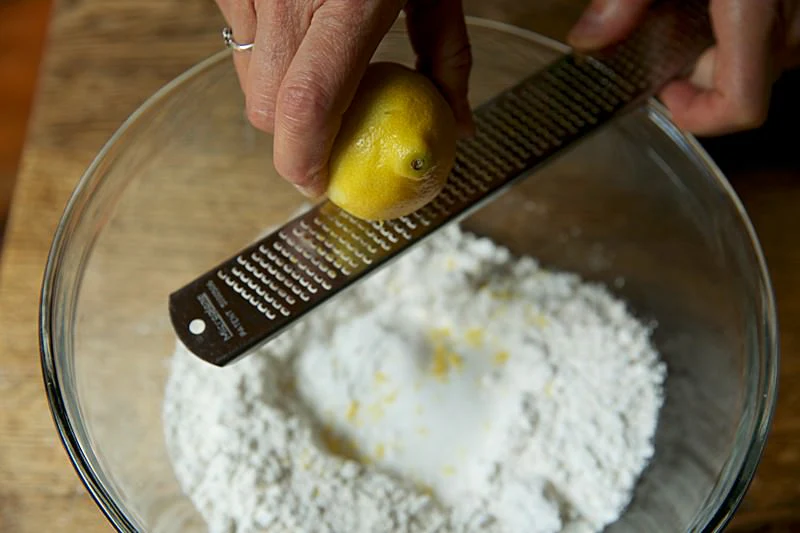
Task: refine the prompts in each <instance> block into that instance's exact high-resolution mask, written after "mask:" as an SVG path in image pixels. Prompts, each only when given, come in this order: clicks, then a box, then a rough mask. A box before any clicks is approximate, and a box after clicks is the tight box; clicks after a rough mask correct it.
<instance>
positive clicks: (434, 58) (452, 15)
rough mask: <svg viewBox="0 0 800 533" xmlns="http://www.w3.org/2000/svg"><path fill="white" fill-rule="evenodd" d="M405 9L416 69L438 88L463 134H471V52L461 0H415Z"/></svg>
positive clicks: (472, 124)
mask: <svg viewBox="0 0 800 533" xmlns="http://www.w3.org/2000/svg"><path fill="white" fill-rule="evenodd" d="M405 12H406V16H407V18H406V25H407V27H408V34H409V38H410V39H411V46H412V47H413V49H414V52H415V53H416V55H417V69H418V70H419V71H420V72H422V73H423V74H425V75H427V76H428V77H429V78H430V79H431V80H432V81H433V82H434V83H435V84H436V85H437V86H438V87H439V90H440V91H441V92H442V95H443V96H444V97H445V99H446V100H447V101H448V103H449V104H450V107H451V108H452V109H453V114H454V115H455V118H456V122H457V124H458V126H459V129H460V130H461V133H462V135H470V134H472V132H473V131H474V128H475V126H474V123H473V120H472V109H471V108H470V105H469V100H468V97H467V96H468V90H469V74H470V70H471V69H472V51H471V48H470V44H469V36H468V35H467V24H466V21H465V19H464V10H463V7H462V5H461V0H435V1H431V0H412V1H410V2H409V3H408V4H407V5H406V8H405Z"/></svg>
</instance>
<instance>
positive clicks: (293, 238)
mask: <svg viewBox="0 0 800 533" xmlns="http://www.w3.org/2000/svg"><path fill="white" fill-rule="evenodd" d="M712 43H713V37H712V33H711V27H710V21H709V14H708V1H701V0H662V1H661V2H655V3H654V4H653V5H652V6H651V8H650V11H649V12H648V14H647V17H646V19H645V20H644V21H643V23H642V25H641V26H640V27H639V28H638V29H637V31H636V33H635V34H633V35H632V36H631V37H629V38H628V39H627V40H625V41H623V42H621V43H618V44H616V45H614V46H613V47H610V48H609V49H607V50H604V51H602V52H601V53H598V54H595V55H592V56H591V57H587V56H580V55H578V54H574V53H570V54H567V55H565V56H563V57H561V58H560V59H558V60H556V61H554V62H553V63H552V64H550V65H549V66H547V67H546V68H544V69H542V70H541V71H539V72H537V73H535V74H533V75H532V76H530V77H529V78H527V79H525V80H523V81H522V82H521V83H519V84H518V85H516V86H515V87H513V88H511V89H509V90H507V91H505V92H503V93H501V94H499V95H498V96H496V97H495V98H494V99H492V100H491V101H489V102H487V103H486V104H483V105H482V106H480V107H479V108H478V109H476V110H475V123H476V133H475V135H474V136H473V137H471V138H469V139H466V140H463V141H459V145H458V150H457V155H456V160H455V164H454V167H453V170H452V172H451V174H450V177H449V179H448V181H447V184H446V185H445V188H444V189H443V190H442V192H441V193H440V194H439V196H437V197H436V198H435V199H434V200H433V201H432V202H430V203H429V204H428V205H426V206H424V207H423V208H421V209H419V210H418V211H417V212H415V213H413V214H411V215H409V216H406V217H402V218H400V219H396V220H390V221H386V222H384V223H382V224H380V223H370V222H366V221H363V220H360V219H357V218H355V217H353V216H351V215H349V214H348V213H346V212H344V211H342V210H341V209H339V208H338V207H336V206H335V205H333V204H331V203H330V202H324V203H321V204H319V205H317V206H315V207H313V208H312V209H310V210H309V211H307V212H306V213H304V214H302V215H300V216H298V217H296V218H294V219H293V220H291V221H289V222H288V223H286V224H285V225H284V226H282V227H281V228H280V229H278V230H277V231H275V232H273V233H272V234H270V235H268V236H267V237H265V238H263V239H261V240H259V241H257V242H256V243H255V244H253V245H251V246H249V247H247V248H245V249H244V250H242V251H240V252H239V253H238V254H236V255H235V256H234V257H232V258H231V259H229V260H227V261H225V262H224V263H222V264H220V265H218V266H216V267H214V268H213V269H212V270H210V271H209V272H207V273H205V274H204V275H202V276H200V277H199V278H197V279H196V280H194V281H192V282H191V283H189V284H188V285H186V286H185V287H183V288H181V289H179V290H177V291H176V292H174V293H173V294H171V295H170V299H169V311H170V316H171V319H172V324H173V327H174V329H175V331H176V333H177V335H178V337H179V338H180V339H181V341H182V342H183V343H184V345H185V346H186V347H187V348H188V349H189V350H190V351H191V352H192V353H194V354H195V355H197V356H198V357H200V358H201V359H203V360H205V361H207V362H209V363H212V364H214V365H218V366H224V365H227V364H229V363H231V362H233V361H235V360H236V359H238V358H239V357H241V356H242V355H244V354H246V353H247V352H248V351H250V350H251V349H254V348H256V347H258V346H259V345H261V344H263V343H265V342H267V341H269V340H270V339H272V338H273V337H275V336H276V335H278V334H279V333H281V332H282V331H283V330H285V329H286V328H287V327H288V326H290V325H291V324H292V322H294V321H295V320H297V319H299V318H300V317H302V316H304V315H305V314H306V313H308V312H309V311H311V310H312V309H314V308H315V307H317V306H319V305H320V304H322V303H323V302H325V301H327V300H328V299H329V298H331V297H332V296H334V295H335V294H337V293H338V292H340V291H341V290H343V289H345V288H347V287H348V286H350V285H352V284H353V283H355V282H357V281H359V280H360V279H362V278H364V277H365V276H366V275H368V274H369V273H371V272H373V271H375V270H376V269H378V268H380V267H381V266H384V265H386V264H387V263H388V262H390V261H391V260H392V259H394V258H397V257H398V256H399V255H400V254H402V253H403V252H405V251H407V250H408V249H409V248H410V247H412V246H413V245H414V244H416V243H418V242H420V241H421V240H423V239H424V238H426V237H428V236H429V235H431V234H432V233H434V232H435V231H436V230H437V229H439V228H441V227H443V226H445V225H446V224H448V223H450V222H453V221H455V220H458V219H460V218H463V217H464V216H466V215H467V214H469V213H470V212H472V210H474V209H476V208H478V207H479V206H481V205H483V204H484V203H485V202H487V201H489V200H491V199H492V198H494V197H495V196H496V195H497V194H499V193H500V192H501V191H502V190H503V189H505V188H506V187H508V186H509V185H511V184H512V183H514V182H516V181H517V180H519V179H522V178H524V177H525V176H527V175H529V174H530V173H531V172H533V171H535V170H536V169H537V168H540V167H541V166H542V165H543V164H545V163H546V162H548V161H550V160H551V159H552V158H553V157H554V156H556V155H557V154H559V153H561V152H562V151H564V150H565V149H566V148H568V147H569V146H570V145H572V144H573V143H575V142H578V141H579V140H580V139H581V138H583V137H585V136H587V135H588V134H590V133H593V132H595V131H596V130H597V129H598V128H600V127H602V126H604V125H606V124H608V123H609V122H610V121H612V120H613V119H615V118H617V117H619V116H621V115H623V114H625V113H626V112H628V111H630V110H631V109H633V108H635V107H638V106H639V105H641V104H642V103H643V102H644V101H645V100H647V99H648V98H650V97H652V96H653V95H654V94H655V93H656V91H657V90H658V89H659V88H660V87H662V86H663V85H664V83H666V82H667V81H669V80H670V79H672V78H674V77H676V76H677V75H679V74H681V73H682V72H683V71H684V70H685V69H686V68H688V67H690V66H691V65H692V63H693V61H694V60H695V59H697V57H699V55H700V54H701V53H702V52H703V51H704V50H705V49H706V48H707V47H708V46H710V45H711V44H712Z"/></svg>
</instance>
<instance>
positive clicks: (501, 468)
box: [164, 226, 665, 533]
mask: <svg viewBox="0 0 800 533" xmlns="http://www.w3.org/2000/svg"><path fill="white" fill-rule="evenodd" d="M171 365H172V366H171V375H170V379H169V382H168V384H167V390H166V397H165V404H164V425H165V431H166V440H167V445H168V448H169V452H170V456H171V459H172V461H173V464H174V469H175V473H176V475H177V478H178V480H179V482H180V484H181V486H182V488H183V490H184V491H185V492H186V494H187V495H188V496H189V497H190V498H191V499H192V501H193V502H194V504H195V506H196V507H197V509H198V510H199V512H200V513H201V514H202V516H203V517H204V518H205V520H206V521H207V523H208V526H209V531H211V532H212V533H233V532H236V533H249V532H262V531H269V532H270V533H279V532H292V533H294V532H299V531H314V532H321V533H325V532H330V533H360V532H365V533H366V532H369V533H372V532H375V533H377V532H397V533H405V532H463V533H466V532H472V531H476V532H477V531H481V532H508V533H519V532H523V531H524V532H530V533H536V532H542V533H544V532H559V531H568V532H584V531H585V532H590V531H599V530H601V529H602V528H603V527H604V526H605V525H607V524H608V523H610V522H613V521H614V520H615V519H616V518H617V517H618V516H619V515H620V513H621V512H622V511H623V510H624V507H625V506H626V505H627V504H628V502H629V500H630V498H631V494H632V490H633V487H634V485H635V483H636V480H637V478H638V476H639V475H640V473H641V471H642V470H643V468H644V467H645V466H646V464H647V462H648V460H649V458H650V457H651V455H652V452H653V448H652V442H651V441H652V436H653V433H654V431H655V428H656V423H657V418H658V411H659V409H660V407H661V403H662V388H661V387H662V383H663V380H664V377H665V369H664V366H663V365H662V364H661V363H660V362H659V360H658V355H657V353H656V352H655V350H654V349H653V347H652V345H651V343H650V331H649V329H648V327H646V326H645V325H643V324H641V323H640V322H638V321H637V320H636V319H635V318H633V317H632V316H631V315H630V314H629V313H628V312H627V310H626V308H625V305H624V304H623V303H622V302H620V301H618V300H616V299H614V298H613V297H612V296H611V295H610V294H609V293H608V292H607V291H606V290H605V289H603V288H602V287H600V286H595V285H590V284H585V283H582V282H581V280H580V279H579V278H578V277H576V276H574V275H570V274H563V273H553V272H548V271H545V270H543V269H541V268H540V267H539V266H538V265H537V263H536V262H535V261H534V260H533V259H530V258H521V259H518V258H513V257H512V256H511V255H510V254H509V252H508V251H507V250H505V249H503V248H500V247H498V246H496V245H495V244H493V243H492V242H490V241H488V240H486V239H480V238H476V237H474V236H472V235H469V234H466V233H463V232H461V231H460V230H459V229H457V228H456V227H454V226H452V227H450V228H448V229H446V230H444V231H442V232H440V233H439V234H437V235H436V236H434V237H433V238H431V239H429V240H428V241H426V242H425V243H423V244H421V245H419V246H418V247H416V248H415V249H414V250H413V251H412V252H410V253H408V254H406V255H405V256H403V258H402V259H400V260H399V261H397V262H395V263H393V264H392V265H390V266H389V267H387V268H385V269H383V270H381V271H380V272H379V273H377V274H376V275H374V276H372V277H371V278H369V279H368V280H366V281H365V282H363V283H360V284H358V285H357V286H356V287H354V288H353V289H351V290H349V291H347V292H346V293H343V294H341V295H339V297H337V298H336V299H335V300H333V301H332V302H331V303H330V304H328V305H326V306H324V307H323V308H322V309H320V310H319V311H318V312H316V313H313V314H312V315H311V316H310V317H308V318H307V319H305V320H304V321H303V322H301V323H300V324H298V325H297V326H296V327H294V328H293V329H291V330H289V331H288V332H287V333H285V334H284V335H282V336H281V337H279V338H278V339H277V340H275V341H274V342H271V343H269V344H268V345H267V346H266V347H265V348H263V349H262V350H260V351H259V352H257V353H255V354H253V355H250V356H248V357H246V358H244V359H242V360H241V361H240V362H238V363H236V364H234V365H233V366H231V367H227V368H222V369H220V368H216V367H213V366H211V365H208V364H206V363H204V362H202V361H200V360H199V359H197V358H196V357H194V356H193V355H191V354H189V353H188V352H187V351H186V350H185V349H184V348H183V347H182V346H180V345H179V346H178V348H177V350H176V353H175V354H174V355H173V358H172V362H171Z"/></svg>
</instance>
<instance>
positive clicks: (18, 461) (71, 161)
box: [0, 0, 800, 533]
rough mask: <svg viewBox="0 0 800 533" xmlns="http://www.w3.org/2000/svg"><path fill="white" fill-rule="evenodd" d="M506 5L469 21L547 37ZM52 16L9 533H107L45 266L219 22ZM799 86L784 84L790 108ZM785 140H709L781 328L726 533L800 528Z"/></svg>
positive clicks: (13, 230)
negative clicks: (81, 467)
mask: <svg viewBox="0 0 800 533" xmlns="http://www.w3.org/2000/svg"><path fill="white" fill-rule="evenodd" d="M538 1H540V2H542V1H547V0H538ZM507 4H508V6H510V7H504V6H502V5H500V4H498V3H497V2H495V3H493V4H491V5H489V4H486V3H481V2H478V1H473V2H468V11H469V12H471V13H473V14H479V15H489V16H493V17H495V18H500V19H505V20H506V21H510V22H514V23H517V24H519V25H529V26H532V27H534V28H535V29H540V30H541V28H536V26H535V21H530V20H529V19H530V15H529V14H527V13H526V10H525V3H522V2H515V1H513V0H508V2H507ZM550 4H552V9H553V11H554V13H557V14H559V15H560V16H562V17H563V20H564V21H565V22H564V23H563V24H560V25H557V26H550V27H549V28H546V30H547V31H546V32H547V33H550V34H551V35H552V36H555V37H560V36H563V34H564V31H565V30H566V28H567V27H568V22H569V20H570V17H574V15H575V14H576V13H577V9H576V8H575V7H571V8H562V7H559V4H558V3H557V2H548V5H550ZM479 6H480V7H479ZM52 17H53V18H52V23H51V27H50V39H49V42H48V49H47V53H46V57H45V61H44V69H43V73H42V78H41V86H40V91H39V94H38V101H37V105H36V106H35V111H34V115H33V121H32V125H31V129H30V135H29V138H28V142H27V149H26V152H25V154H24V158H23V163H22V170H21V174H20V176H19V180H18V186H17V191H16V196H15V198H14V201H13V205H12V212H11V220H10V224H9V232H8V240H7V244H6V249H5V252H4V254H3V257H2V259H3V263H2V269H1V270H0V284H1V285H0V325H2V333H0V354H1V355H0V358H1V359H0V398H2V401H1V402H2V403H0V531H3V532H7V533H23V532H37V533H38V532H41V531H80V532H86V533H89V532H92V531H108V530H110V526H109V525H108V524H107V523H106V522H105V520H104V518H103V516H102V514H101V513H100V511H99V510H98V509H97V507H96V506H95V504H94V503H93V502H92V500H91V499H90V498H89V496H88V495H87V493H86V491H85V490H84V488H83V487H82V485H81V484H80V482H79V481H78V478H77V476H76V475H75V473H74V471H73V470H72V467H71V466H70V464H69V462H68V460H67V457H66V454H65V452H64V450H63V449H62V447H61V444H60V442H59V440H58V438H57V436H56V432H55V429H54V426H53V423H52V422H51V419H50V414H49V410H48V408H47V405H46V400H45V396H44V392H43V388H42V380H41V374H40V369H39V357H38V346H37V301H38V291H39V287H40V280H41V274H42V269H43V265H44V261H45V258H46V255H47V250H48V246H49V244H50V241H51V238H52V234H53V231H54V228H55V226H56V224H57V222H58V219H59V216H60V214H61V210H62V208H63V206H64V203H65V201H66V199H67V198H68V196H69V194H70V193H71V191H72V188H73V186H74V185H75V182H76V180H77V179H78V177H79V176H80V175H81V173H82V172H83V170H84V169H85V168H86V166H87V165H88V164H89V162H90V161H91V160H92V158H93V157H94V155H95V154H96V153H97V151H98V149H99V148H100V147H101V146H102V145H103V143H104V142H105V141H106V140H107V139H108V137H109V136H110V135H111V134H112V133H113V131H114V130H115V129H116V128H117V127H118V126H119V125H120V123H121V122H122V121H123V120H124V119H125V118H126V117H127V116H128V115H129V114H130V113H131V112H132V111H133V110H134V109H135V108H136V107H137V106H138V105H139V104H141V103H142V102H143V101H144V99H146V98H147V96H148V95H150V94H151V93H153V92H154V91H155V90H156V89H158V88H159V87H160V86H161V85H162V84H163V83H165V82H166V81H168V80H170V79H172V78H173V77H174V76H176V75H178V74H179V73H181V72H182V71H183V70H185V69H186V68H188V67H189V66H191V65H192V64H194V63H195V62H197V61H199V60H201V59H203V58H204V57H206V56H208V55H210V54H211V53H213V52H215V51H217V50H219V47H220V40H219V28H220V27H221V26H222V25H223V21H222V19H221V17H220V16H219V14H218V12H217V10H216V7H215V6H214V4H213V2H211V1H210V0H205V1H201V0H115V1H114V2H112V3H110V2H106V1H103V0H60V1H57V2H56V4H55V7H54V12H53V15H52ZM529 22H530V24H528V23H529ZM798 86H800V84H797V83H794V85H792V84H791V83H790V84H787V87H786V88H784V92H785V93H786V94H784V97H781V98H784V99H788V94H789V93H791V91H792V90H793V91H795V94H798V93H797V87H798ZM776 107H779V109H780V112H779V113H777V114H776V117H775V119H776V122H786V123H788V124H792V125H796V124H797V123H798V121H797V119H798V118H800V117H798V106H797V104H794V105H791V103H787V102H779V103H778V104H777V106H776ZM783 140H784V142H783V143H781V138H780V137H779V136H776V135H775V133H774V130H773V128H772V127H767V128H764V129H762V130H761V131H758V132H755V133H754V134H752V135H747V136H739V137H732V138H727V139H722V140H719V141H715V142H712V143H708V148H709V150H710V151H711V152H712V154H713V155H714V157H715V158H717V160H718V161H719V162H720V164H721V165H722V166H723V168H724V169H725V171H726V172H727V173H728V174H729V175H730V176H731V179H732V181H733V183H734V185H735V186H736V187H737V189H738V191H739V193H740V195H741V196H742V198H743V200H744V202H745V204H746V206H747V209H748V210H749V212H750V215H751V217H752V219H753V222H754V224H755V226H756V229H757V231H758V233H759V235H760V238H761V240H762V242H763V245H764V250H765V253H766V256H767V260H768V262H769V266H770V268H771V272H772V277H773V281H774V284H775V290H776V292H777V299H778V306H779V316H780V320H781V342H782V348H783V362H782V370H781V397H780V402H779V406H778V410H777V414H776V419H775V423H774V429H773V431H772V435H771V438H770V441H769V444H768V446H767V450H766V454H765V456H764V459H763V461H762V464H761V467H760V469H759V472H758V475H757V477H756V480H755V482H754V483H753V485H752V487H751V489H750V491H749V493H748V495H747V497H746V499H745V501H744V503H743V505H742V507H741V509H740V511H739V513H738V515H737V517H736V519H735V521H734V523H733V525H732V526H731V528H730V529H729V530H730V531H736V532H756V531H765V532H766V531H798V530H800V239H798V237H797V230H798V228H800V171H799V170H798V166H800V165H798V156H797V155H796V153H792V150H791V147H790V145H789V142H790V141H789V140H788V139H786V138H784V139H783ZM795 144H796V140H795ZM744 145H747V146H748V147H749V148H747V149H746V150H744V151H743V150H742V146H744ZM795 150H796V147H795ZM743 152H744V153H746V154H747V156H748V158H749V160H743V159H742V158H741V157H740V155H741V154H742V153H743Z"/></svg>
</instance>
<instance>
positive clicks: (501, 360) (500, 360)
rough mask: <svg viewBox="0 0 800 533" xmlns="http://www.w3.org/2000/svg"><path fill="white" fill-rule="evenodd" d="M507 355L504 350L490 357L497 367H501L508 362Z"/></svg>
mask: <svg viewBox="0 0 800 533" xmlns="http://www.w3.org/2000/svg"><path fill="white" fill-rule="evenodd" d="M509 357H510V356H509V354H508V352H507V351H506V350H500V351H499V352H497V353H496V354H494V357H492V362H493V363H494V364H496V365H498V366H502V365H504V364H506V363H507V362H508V358H509Z"/></svg>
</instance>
